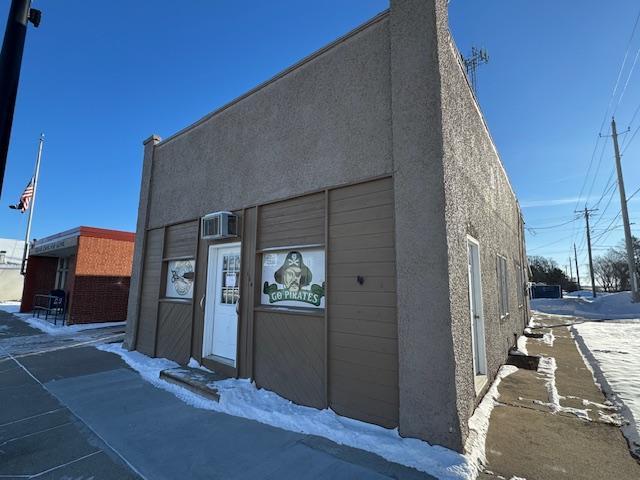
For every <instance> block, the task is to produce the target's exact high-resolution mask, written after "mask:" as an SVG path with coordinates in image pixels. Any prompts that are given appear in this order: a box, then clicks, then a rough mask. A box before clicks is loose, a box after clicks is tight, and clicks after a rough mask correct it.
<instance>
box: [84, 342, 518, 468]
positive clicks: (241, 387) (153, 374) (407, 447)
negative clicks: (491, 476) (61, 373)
mask: <svg viewBox="0 0 640 480" xmlns="http://www.w3.org/2000/svg"><path fill="white" fill-rule="evenodd" d="M96 348H98V349H100V350H103V351H106V352H111V353H115V354H117V355H119V356H120V357H122V359H123V360H124V361H125V362H126V363H127V364H128V365H129V366H130V367H131V368H133V369H134V370H136V371H138V372H139V373H140V375H141V376H142V377H143V378H144V379H145V380H146V381H148V382H150V383H152V384H153V385H155V386H156V387H158V388H162V389H163V390H166V391H168V392H171V393H173V394H174V395H176V396H177V397H178V398H180V399H181V400H183V401H184V402H186V403H187V404H189V405H192V406H194V407H197V408H202V409H207V410H215V411H218V412H222V413H226V414H229V415H234V416H237V417H244V418H249V419H252V420H256V421H258V422H261V423H265V424H267V425H272V426H274V427H278V428H282V429H285V430H290V431H293V432H299V433H304V434H309V435H319V436H322V437H325V438H328V439H329V440H332V441H334V442H336V443H339V444H342V445H347V446H350V447H354V448H359V449H361V450H366V451H369V452H372V453H375V454H377V455H380V456H381V457H383V458H385V459H386V460H388V461H391V462H395V463H399V464H402V465H406V466H409V467H413V468H416V469H418V470H421V471H423V472H427V473H429V474H431V475H434V476H436V477H437V478H440V479H474V478H476V476H477V473H478V470H479V467H480V465H481V464H482V462H484V460H485V455H484V446H485V439H486V434H487V430H488V428H489V416H490V415H491V410H492V409H493V407H494V405H495V404H496V399H497V398H498V395H499V394H498V391H497V388H498V384H499V382H500V380H501V379H502V378H504V377H505V376H507V375H509V374H510V373H512V372H513V371H515V370H516V368H515V367H512V366H505V367H502V368H501V369H500V372H499V373H498V377H497V379H496V381H495V382H494V384H493V385H492V386H491V388H490V389H489V392H488V394H487V395H486V396H485V398H484V399H483V400H482V402H481V403H480V406H479V407H478V408H477V409H476V412H475V413H474V415H473V417H472V418H471V420H470V421H469V427H470V429H471V433H470V435H469V439H468V441H467V445H466V447H467V451H468V452H469V453H468V454H467V455H461V454H459V453H457V452H454V451H453V450H449V449H447V448H444V447H440V446H437V445H436V446H434V445H430V444H428V443H427V442H424V441H421V440H418V439H415V438H402V437H400V435H399V434H398V430H397V429H393V430H390V429H386V428H383V427H380V426H377V425H372V424H369V423H364V422H360V421H358V420H353V419H350V418H346V417H342V416H340V415H337V414H336V413H335V412H334V411H333V410H331V409H325V410H318V409H315V408H311V407H304V406H301V405H296V404H295V403H293V402H291V401H289V400H286V399H284V398H282V397H280V396H279V395H277V394H275V393H273V392H270V391H268V390H264V389H259V388H256V386H255V384H254V383H252V382H250V381H249V380H243V379H227V380H222V381H219V382H214V383H213V384H212V385H213V386H215V388H217V390H218V393H219V394H220V402H215V401H212V400H208V399H205V398H203V397H201V396H199V395H197V394H195V393H193V392H191V391H189V390H187V389H185V388H182V387H180V386H178V385H175V384H172V383H168V382H165V381H163V380H161V379H160V378H159V374H160V371H161V370H164V369H166V368H174V367H177V366H178V365H177V364H176V363H174V362H172V361H170V360H166V359H161V358H149V357H147V356H146V355H143V354H141V353H139V352H135V351H133V352H129V351H127V350H125V349H123V348H122V344H103V345H98V346H97V347H96ZM189 364H190V366H192V367H198V363H197V362H196V361H195V360H192V361H190V362H189Z"/></svg>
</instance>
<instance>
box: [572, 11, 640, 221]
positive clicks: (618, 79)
mask: <svg viewBox="0 0 640 480" xmlns="http://www.w3.org/2000/svg"><path fill="white" fill-rule="evenodd" d="M639 20H640V10H638V14H637V15H636V18H635V21H634V23H633V29H632V30H631V35H630V36H629V40H628V42H627V47H626V49H625V53H624V57H623V59H622V64H621V65H620V68H619V69H618V74H617V76H616V82H615V84H614V86H613V90H612V91H611V96H610V97H609V102H608V104H607V108H606V110H605V112H604V116H603V118H602V122H601V124H600V129H599V130H598V137H597V138H596V144H595V145H594V147H593V153H592V154H591V159H590V160H589V166H588V167H587V171H586V173H585V176H584V181H583V182H582V186H581V187H580V193H579V194H578V200H577V202H576V205H575V207H574V210H577V209H578V205H579V204H580V200H581V199H582V193H583V192H584V187H585V186H586V185H587V182H588V179H589V175H590V173H591V167H592V165H593V160H594V158H595V156H596V152H597V151H598V144H599V143H600V138H601V137H600V135H601V134H602V129H603V128H604V125H605V122H606V121H607V118H608V116H609V111H610V110H611V106H612V105H613V101H614V99H615V97H616V93H617V92H618V86H619V85H620V79H621V78H622V72H623V71H624V67H625V66H626V64H627V59H628V58H629V52H630V51H631V44H632V42H633V38H634V36H635V34H636V29H637V28H638V21H639ZM639 53H640V51H639ZM636 60H637V55H636ZM635 63H636V62H635V61H634V67H635ZM627 84H628V81H627V82H625V88H624V90H626V86H627ZM623 94H624V91H623V92H622V95H623ZM622 95H621V97H622ZM617 107H618V105H616V108H615V109H614V110H613V112H612V114H613V113H615V111H616V109H617ZM585 207H586V201H585ZM574 233H575V232H574Z"/></svg>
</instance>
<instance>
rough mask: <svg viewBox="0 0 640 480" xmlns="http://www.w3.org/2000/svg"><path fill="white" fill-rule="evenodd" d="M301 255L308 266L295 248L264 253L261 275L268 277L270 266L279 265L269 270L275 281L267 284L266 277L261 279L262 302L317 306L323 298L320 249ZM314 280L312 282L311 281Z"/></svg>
mask: <svg viewBox="0 0 640 480" xmlns="http://www.w3.org/2000/svg"><path fill="white" fill-rule="evenodd" d="M305 254H306V255H307V258H308V259H309V260H310V261H309V265H307V264H306V263H305V260H304V258H303V256H302V253H301V252H299V251H289V252H287V253H286V256H285V255H284V252H283V253H280V254H269V255H270V256H265V257H266V258H265V261H264V264H263V277H262V278H265V279H268V278H269V277H270V276H271V275H270V273H271V272H273V269H274V267H276V266H278V265H279V268H278V269H277V270H275V272H273V277H272V278H273V279H274V280H275V283H271V284H269V281H268V280H267V281H265V282H264V287H263V289H262V293H263V303H267V302H268V303H269V304H276V303H279V304H281V305H289V306H305V304H306V305H311V306H313V307H320V306H321V303H322V300H323V297H324V252H323V251H309V252H305ZM283 256H284V260H282V257H283ZM280 262H281V263H280ZM320 264H321V265H320ZM312 270H315V271H312ZM316 276H317V278H316ZM314 279H315V280H316V283H312V281H313V280H314ZM265 300H267V301H265ZM301 304H302V305H301Z"/></svg>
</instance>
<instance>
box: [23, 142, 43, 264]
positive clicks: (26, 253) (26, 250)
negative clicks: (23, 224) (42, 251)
mask: <svg viewBox="0 0 640 480" xmlns="http://www.w3.org/2000/svg"><path fill="white" fill-rule="evenodd" d="M42 145H44V133H41V134H40V142H39V143H38V156H37V157H36V168H35V171H34V173H33V196H32V197H31V205H30V206H29V219H28V220H27V232H26V234H25V236H24V252H23V254H22V266H21V267H20V273H21V274H22V275H24V274H25V273H26V272H27V258H29V237H30V236H31V220H32V219H33V209H34V208H36V193H37V192H38V177H39V176H40V160H41V159H42Z"/></svg>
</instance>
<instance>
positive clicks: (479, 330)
mask: <svg viewBox="0 0 640 480" xmlns="http://www.w3.org/2000/svg"><path fill="white" fill-rule="evenodd" d="M467 245H468V257H469V313H470V316H471V344H472V348H473V373H474V375H476V376H480V375H486V373H487V359H486V351H485V342H484V315H483V309H482V280H481V276H480V245H479V244H478V242H477V241H476V240H474V239H472V238H470V237H469V238H468V239H467Z"/></svg>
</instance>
